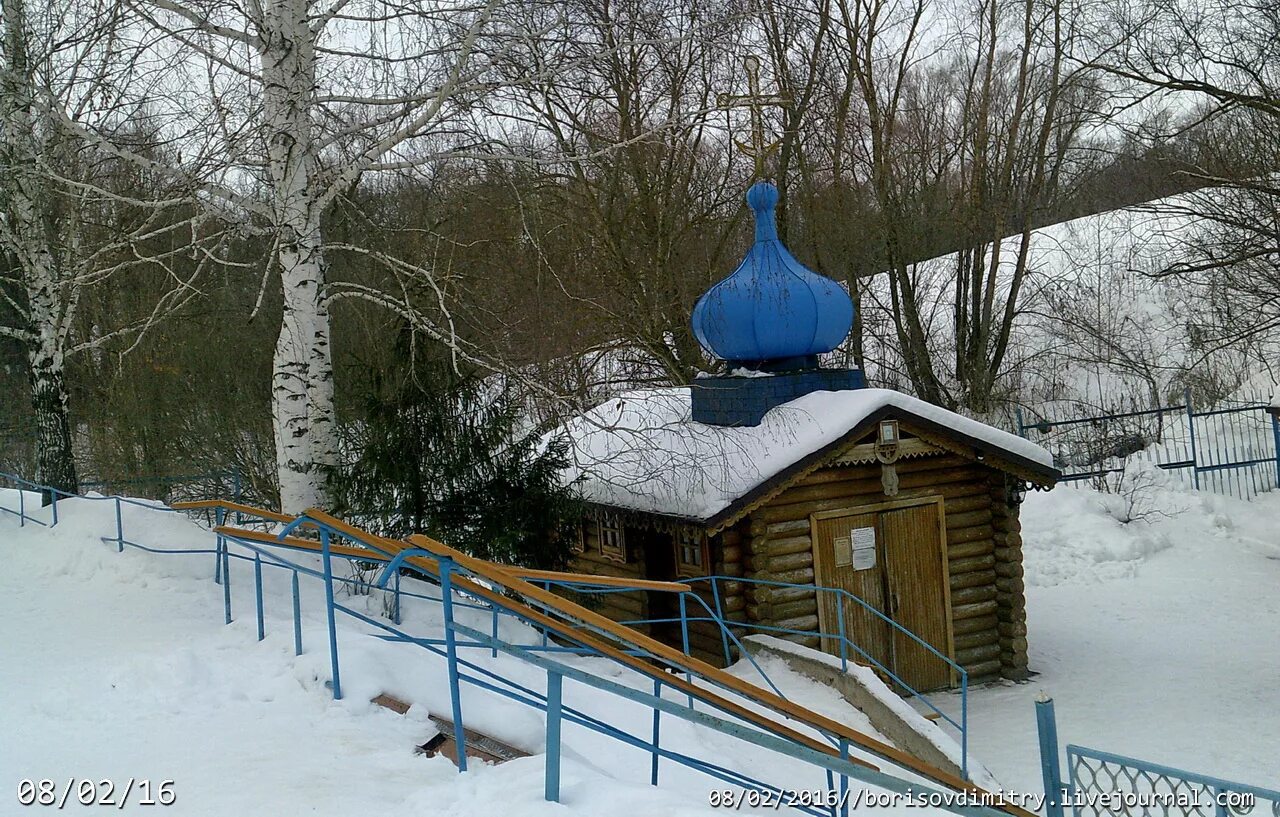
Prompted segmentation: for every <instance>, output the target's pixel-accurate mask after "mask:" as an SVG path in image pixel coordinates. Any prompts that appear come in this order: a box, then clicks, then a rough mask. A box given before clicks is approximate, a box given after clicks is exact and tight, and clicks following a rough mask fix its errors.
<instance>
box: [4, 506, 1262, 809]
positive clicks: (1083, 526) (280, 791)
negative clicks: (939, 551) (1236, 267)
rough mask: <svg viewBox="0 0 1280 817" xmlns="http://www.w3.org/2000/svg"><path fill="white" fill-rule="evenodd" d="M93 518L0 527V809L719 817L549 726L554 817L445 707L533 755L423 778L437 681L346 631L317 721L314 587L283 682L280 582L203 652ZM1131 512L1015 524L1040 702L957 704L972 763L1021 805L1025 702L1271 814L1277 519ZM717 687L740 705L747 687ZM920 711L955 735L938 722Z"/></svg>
mask: <svg viewBox="0 0 1280 817" xmlns="http://www.w3.org/2000/svg"><path fill="white" fill-rule="evenodd" d="M28 499H34V497H33V495H28ZM16 504H17V503H16V497H15V495H14V493H13V492H0V505H2V506H4V507H10V508H13V507H16ZM34 504H35V503H34V502H30V503H29V504H28V506H27V507H28V509H30V508H32V507H33V505H34ZM112 505H113V503H111V502H100V501H99V502H95V501H92V500H71V501H66V502H62V503H59V515H60V517H61V519H62V522H61V523H60V524H59V526H58V527H57V528H55V529H53V530H48V529H45V528H41V527H38V526H35V525H31V524H28V526H27V527H25V528H21V529H20V528H19V527H18V526H17V522H16V519H14V518H13V517H12V516H9V515H0V557H2V558H3V559H4V568H3V569H2V570H0V650H2V652H0V723H2V724H4V737H5V739H4V740H3V741H0V780H3V781H4V782H5V785H7V786H14V785H16V783H17V781H19V780H22V779H24V778H34V779H42V778H49V779H53V780H58V781H65V780H66V779H67V778H69V777H77V778H93V779H102V778H114V779H116V780H119V781H126V780H128V778H130V777H135V778H148V779H151V780H165V779H171V780H173V781H175V790H176V792H177V794H178V802H179V804H180V805H181V806H182V807H183V811H182V812H181V813H182V814H183V815H184V817H185V816H186V815H193V816H194V817H203V815H210V816H211V817H212V815H218V817H221V815H225V814H244V815H257V814H292V813H307V814H313V815H319V816H320V817H329V815H332V817H340V816H341V817H346V815H350V814H353V813H378V814H383V815H389V817H396V816H397V815H406V816H407V815H411V814H412V815H418V814H423V813H431V814H440V815H459V816H461V815H468V816H469V817H475V816H476V815H480V816H486V815H500V814H519V815H535V816H536V815H543V814H545V815H552V814H555V815H573V814H582V815H598V814H607V813H620V812H625V813H627V814H629V815H634V817H648V815H655V817H656V815H662V817H687V816H688V815H699V814H707V815H709V814H712V813H716V810H714V809H710V808H709V807H707V806H706V805H705V803H706V796H707V792H708V791H709V790H710V789H712V788H723V786H722V785H720V784H717V783H716V782H715V781H713V780H711V779H710V778H708V777H705V776H703V775H700V774H697V773H695V772H693V771H691V770H688V769H685V768H682V767H677V766H676V765H675V764H668V763H664V765H663V767H662V768H663V771H662V785H661V786H660V787H659V788H656V789H655V788H652V787H650V786H648V785H647V783H648V770H649V765H648V760H649V758H648V755H647V754H645V753H644V752H643V751H640V750H637V749H631V748H628V747H625V746H623V745H622V744H619V743H617V742H616V741H613V740H610V739H608V738H605V737H603V736H600V735H598V734H596V733H592V732H587V731H585V730H583V729H580V728H578V727H575V726H572V725H566V727H565V730H566V731H565V749H564V784H563V801H564V802H563V803H562V804H558V805H556V804H548V803H545V802H543V800H542V778H543V758H542V757H541V756H539V755H538V754H537V753H540V752H541V751H542V748H543V747H542V741H543V734H544V728H545V726H544V723H543V720H542V716H541V714H540V713H537V712H536V711H534V710H532V709H529V708H527V707H523V706H521V705H518V704H516V703H514V702H511V701H507V700H505V699H500V698H497V697H495V696H492V695H490V694H488V693H485V692H483V691H481V690H478V689H475V688H473V687H464V712H465V717H466V719H467V724H468V725H469V726H472V727H475V728H478V729H481V730H482V731H488V732H490V733H491V734H493V735H494V736H495V737H499V738H501V739H503V740H506V741H507V742H509V743H512V744H513V745H516V746H518V747H520V748H523V749H525V750H526V751H530V752H534V753H535V755H534V756H533V757H529V758H523V759H520V760H516V761H513V762H511V763H507V764H503V765H501V766H486V765H484V764H473V767H472V770H471V771H470V772H468V774H466V775H459V774H458V773H457V772H456V770H455V769H454V768H453V766H452V765H451V764H450V763H449V762H448V761H447V760H446V759H444V758H442V757H437V758H432V759H427V758H423V757H421V756H417V755H415V754H414V753H413V751H412V747H413V746H415V745H416V744H420V743H422V742H423V741H425V740H426V738H427V737H428V736H429V735H430V733H431V729H432V727H431V725H430V723H429V721H428V720H427V714H428V713H429V712H430V713H436V714H441V715H444V716H446V717H447V716H448V713H449V705H448V701H449V698H448V692H447V688H446V685H445V684H444V674H443V666H442V661H441V660H440V659H439V658H437V657H435V656H434V655H432V654H431V653H429V652H427V651H425V650H421V649H419V648H416V647H412V646H410V645H406V644H396V643H389V642H385V641H380V640H377V639H374V638H371V637H369V635H368V633H369V629H368V628H367V627H366V626H365V625H361V624H359V623H357V622H355V621H353V620H350V619H347V618H342V617H340V618H339V642H340V650H341V654H342V670H343V687H344V692H345V698H344V699H343V700H342V701H336V702H335V701H333V700H332V696H331V693H330V691H329V689H328V688H327V687H326V682H327V681H328V678H329V666H328V654H327V650H326V649H325V648H324V643H325V641H324V638H325V636H324V633H325V629H324V618H323V610H324V607H323V604H322V603H321V600H320V597H319V596H320V591H319V587H318V585H317V583H316V582H314V581H309V580H307V579H306V578H304V580H303V584H302V587H303V598H302V610H303V631H304V646H305V651H304V654H303V655H301V656H294V654H293V641H292V631H291V605H290V600H289V587H288V578H287V576H284V575H279V574H278V573H276V572H273V571H267V572H266V585H265V592H264V597H265V602H266V604H265V608H266V638H265V639H264V640H263V641H262V642H258V641H257V640H256V625H255V621H254V613H253V594H252V587H253V584H252V571H251V569H250V568H249V567H248V566H245V565H239V564H237V565H235V566H234V567H233V571H234V572H233V582H232V591H233V595H234V604H235V611H236V613H235V615H236V620H235V621H234V622H233V623H232V624H231V625H229V626H226V625H223V623H222V588H221V587H219V586H217V585H215V584H214V583H213V582H212V581H211V580H210V579H211V575H210V574H211V572H212V557H211V556H210V555H208V554H191V555H185V556H175V555H160V554H150V553H145V552H142V551H138V550H135V549H132V548H126V550H125V552H124V553H116V552H115V548H114V546H112V545H109V544H104V543H103V542H102V541H101V540H100V539H99V536H101V535H102V534H104V533H106V534H108V535H113V534H114V519H113V517H112ZM1134 510H1135V509H1134V508H1131V507H1130V505H1129V500H1128V498H1127V497H1117V496H1114V495H1104V494H1098V493H1096V492H1093V491H1088V490H1068V489H1057V490H1055V491H1053V492H1051V493H1048V494H1041V493H1032V494H1031V495H1029V496H1028V498H1027V501H1026V503H1025V504H1024V506H1023V513H1022V518H1023V536H1024V542H1025V544H1024V551H1025V554H1026V583H1027V603H1028V626H1029V629H1030V635H1029V642H1030V651H1031V666H1032V669H1033V671H1035V673H1036V675H1035V677H1034V678H1033V679H1032V681H1031V682H1029V683H1023V684H1013V683H1004V684H995V685H992V686H987V687H980V688H977V689H974V690H972V691H971V694H970V701H969V707H970V709H969V716H970V723H971V736H970V751H971V754H972V756H973V757H974V759H975V762H979V763H981V764H982V765H984V766H986V767H987V768H989V769H990V770H991V772H992V773H993V775H994V777H995V779H996V780H999V781H1000V782H1001V783H1002V784H1003V785H1004V787H1005V788H1006V789H1012V790H1014V791H1019V792H1038V791H1040V789H1041V783H1040V768H1039V760H1038V751H1037V741H1036V734H1035V719H1034V711H1033V703H1032V702H1033V701H1034V699H1035V698H1036V696H1037V695H1039V694H1040V693H1041V692H1042V691H1043V692H1047V693H1048V694H1050V695H1052V696H1053V697H1054V698H1055V700H1056V704H1057V710H1058V718H1059V731H1060V736H1061V738H1062V739H1063V741H1064V742H1074V743H1078V744H1082V745H1086V746H1092V747H1095V748H1099V749H1103V750H1106V751H1112V752H1116V753H1120V754H1128V755H1133V756H1136V757H1141V758H1145V759H1148V760H1151V761H1153V762H1157V763H1165V764H1168V765H1172V766H1175V767H1181V768H1187V769H1191V770H1194V771H1198V772H1203V773H1207V774H1213V775H1218V776H1221V777H1225V778H1227V779H1235V780H1239V781H1242V782H1245V783H1252V784H1255V785H1262V786H1271V787H1275V786H1276V784H1277V783H1278V782H1280V781H1278V779H1277V778H1278V777H1280V775H1278V774H1277V769H1276V765H1275V758H1276V757H1277V754H1278V753H1280V739H1278V738H1277V737H1276V726H1277V724H1276V718H1275V713H1276V712H1280V685H1277V684H1276V678H1278V677H1280V649H1278V648H1277V641H1276V636H1275V634H1276V633H1277V632H1280V597H1278V596H1277V595H1276V593H1275V588H1276V587H1277V586H1280V543H1278V542H1277V539H1276V537H1275V533H1274V531H1275V530H1276V527H1277V524H1278V523H1280V494H1275V493H1273V494H1270V495H1266V496H1263V497H1261V498H1259V499H1257V500H1255V501H1254V502H1252V503H1245V502H1242V501H1238V500H1232V499H1229V498H1225V497H1220V496H1213V495H1207V494H1195V493H1190V492H1186V491H1182V490H1180V489H1177V488H1175V487H1172V486H1170V485H1154V486H1153V487H1151V488H1150V489H1149V490H1148V491H1147V492H1146V493H1144V494H1143V495H1141V496H1138V497H1137V505H1136V510H1138V511H1139V512H1140V513H1139V515H1141V512H1146V515H1145V516H1143V517H1142V518H1141V519H1139V520H1138V521H1131V522H1128V523H1124V522H1121V521H1120V520H1121V519H1125V518H1133V517H1134V513H1133V511H1134ZM45 513H47V511H45ZM124 531H125V535H126V537H128V538H130V539H133V540H136V541H140V542H144V543H146V544H148V545H153V546H163V547H166V548H175V549H176V548H196V549H200V548H208V547H210V546H211V537H210V536H209V535H208V533H207V532H206V531H204V530H202V529H200V528H198V527H197V526H195V525H194V524H192V523H190V522H188V521H187V520H186V519H185V518H183V517H181V516H179V515H176V514H170V513H163V512H161V511H158V510H155V509H150V508H144V507H135V506H126V507H125V512H124ZM415 585H416V583H413V582H406V583H405V587H406V589H409V588H411V587H414V586H415ZM419 589H421V588H419ZM341 600H342V601H343V603H345V604H349V605H352V606H355V607H357V608H360V607H361V605H363V607H364V609H366V610H367V611H368V612H369V614H370V615H377V614H378V612H379V611H380V609H381V604H382V599H381V598H380V597H377V596H371V597H367V598H366V597H356V598H352V597H346V596H344V597H342V599H341ZM433 610H434V607H429V606H427V605H425V604H413V603H409V604H407V605H406V607H405V616H406V621H405V629H406V631H408V632H410V633H411V634H425V633H429V632H434V631H435V628H437V627H438V618H437V617H436V614H435V613H434V612H433ZM470 615H476V616H479V613H472V614H470ZM486 620H487V619H486ZM473 623H478V621H473ZM503 635H504V638H506V639H507V640H509V641H513V642H517V643H528V641H529V640H531V639H532V638H534V637H536V636H535V635H534V634H533V633H532V632H531V631H528V630H526V629H524V628H522V627H521V626H519V625H515V624H511V625H509V626H508V625H506V624H504V625H503ZM477 655H478V656H481V657H476V656H477ZM469 657H471V658H472V660H476V661H478V662H480V663H482V665H483V666H485V667H486V668H490V669H493V670H495V671H500V672H501V673H502V674H503V675H504V676H506V677H510V678H512V679H513V680H516V681H518V682H520V683H523V684H525V685H527V686H529V687H531V688H533V689H540V688H541V685H542V684H543V683H545V679H544V676H543V675H542V672H541V670H537V669H535V668H532V667H530V666H528V665H525V664H523V663H521V662H519V661H516V660H515V659H512V658H507V657H505V656H499V657H498V658H496V659H490V658H489V656H488V653H487V652H483V651H474V652H472V653H470V656H469ZM569 660H570V661H572V662H573V663H574V665H576V666H579V667H582V668H586V669H589V670H590V671H591V672H593V673H596V674H598V675H601V676H603V677H608V678H610V679H613V680H616V681H618V682H620V683H624V684H633V685H636V686H639V687H641V688H643V686H644V684H645V682H644V681H643V679H640V678H639V676H636V675H634V674H632V673H630V672H628V671H626V670H624V669H622V668H620V667H618V666H617V665H614V664H612V663H610V662H607V661H604V660H602V659H590V658H576V659H569ZM762 666H763V668H764V669H765V671H766V672H767V673H768V675H769V676H770V678H772V679H773V681H774V682H775V683H777V684H778V686H779V687H780V688H781V689H782V691H783V693H784V694H785V695H786V696H787V697H788V699H790V700H792V701H794V702H796V703H799V704H801V705H803V706H806V707H809V708H810V709H812V710H814V711H817V712H820V713H822V714H825V715H827V716H829V717H832V718H835V719H837V720H840V721H841V722H843V723H846V724H848V725H850V726H851V727H853V728H856V729H860V730H863V731H867V732H869V733H871V734H873V735H874V730H872V729H871V726H870V724H869V723H867V721H866V718H865V716H863V715H862V714H861V713H860V712H858V711H857V710H855V709H853V708H852V707H850V706H849V705H848V704H847V703H846V702H845V701H844V700H843V699H842V698H841V697H840V696H839V695H838V693H837V692H836V691H835V690H833V689H830V688H828V687H825V686H822V685H820V684H816V683H814V682H812V681H809V680H808V679H806V678H804V677H803V676H800V675H798V674H796V673H794V672H792V671H790V670H788V669H787V667H786V665H785V663H784V662H782V661H781V660H780V659H773V660H769V659H765V660H763V661H762ZM731 671H732V672H733V673H734V674H736V675H738V676H739V677H741V678H743V679H744V680H747V681H750V682H752V683H762V681H761V680H760V679H759V676H758V675H757V674H756V672H755V669H754V668H753V667H750V666H749V665H747V664H746V663H740V664H738V665H736V666H735V667H733V668H732V670H731ZM379 692H388V693H390V694H393V695H395V696H397V697H401V698H403V699H405V700H408V701H410V702H412V703H413V708H412V709H410V711H409V713H408V714H407V715H405V716H399V715H395V714H394V713H391V712H389V711H387V710H384V709H382V708H380V707H377V706H374V705H372V704H371V703H369V698H371V697H372V696H373V695H375V694H377V693H379ZM565 696H566V704H567V705H569V706H573V707H577V708H579V709H582V710H583V711H586V712H588V713H590V714H592V715H594V716H597V717H601V718H604V719H605V720H607V721H608V722H609V723H612V724H615V725H617V726H619V727H620V728H623V729H626V730H627V731H630V732H632V733H633V734H637V735H645V734H647V732H648V729H649V728H651V721H650V719H651V717H652V712H651V710H647V709H645V708H644V707H642V706H639V705H638V704H630V703H627V702H623V701H621V700H620V699H618V698H617V697H614V696H610V695H608V694H606V693H602V692H599V691H596V690H593V689H590V688H587V687H585V686H583V685H581V684H577V683H575V682H572V681H570V682H567V683H566V686H565ZM934 700H935V701H937V702H938V703H939V705H940V706H941V707H942V708H943V709H945V710H946V711H948V713H949V714H952V715H958V714H959V706H960V701H959V697H958V696H957V695H954V694H943V695H940V696H937V697H935V698H934ZM662 729H663V742H664V745H668V746H670V747H671V748H673V749H675V750H677V751H683V752H687V753H690V754H694V755H696V756H699V757H705V758H709V759H713V760H715V761H716V762H719V763H722V764H724V765H726V766H729V767H731V768H735V769H738V770H741V771H743V772H744V773H746V774H750V775H754V776H758V777H761V778H764V779H769V780H773V781H784V780H785V781H787V782H788V783H790V784H791V785H796V786H807V787H812V788H820V789H822V788H825V787H826V781H825V777H824V776H823V775H821V774H820V773H816V772H814V770H813V769H812V768H810V767H807V766H804V765H802V764H799V763H798V762H796V761H791V760H789V759H786V758H784V757H781V756H779V755H777V754H775V753H770V752H765V751H763V750H759V749H756V748H754V747H751V746H748V745H746V744H744V743H742V742H740V741H737V740H734V739H732V738H729V737H726V736H724V735H721V734H718V733H715V732H711V731H709V730H707V729H705V728H703V727H700V726H694V725H693V724H690V723H688V722H685V721H680V720H677V719H675V718H670V717H665V718H664V719H663V722H662ZM10 796H12V792H11V794H10ZM146 808H147V807H141V806H139V807H136V808H135V807H134V806H133V805H130V806H129V807H126V808H125V809H124V810H123V813H125V814H137V813H150V812H148V811H146ZM175 813H177V812H175ZM889 813H890V814H892V813H893V811H892V810H891V811H890V812H889ZM899 813H902V814H907V813H916V814H919V813H921V812H920V811H919V810H917V809H910V810H907V809H905V808H903V809H900V810H899ZM926 813H927V812H926Z"/></svg>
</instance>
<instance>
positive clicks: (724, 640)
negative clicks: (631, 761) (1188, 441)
mask: <svg viewBox="0 0 1280 817" xmlns="http://www.w3.org/2000/svg"><path fill="white" fill-rule="evenodd" d="M1277 450H1280V446H1277ZM1277 456H1278V457H1280V455H1277ZM1277 467H1280V459H1278V460H1277ZM711 597H712V598H713V599H715V602H716V620H717V622H718V623H719V624H720V645H721V646H723V647H724V665H725V666H726V667H727V666H729V664H730V663H732V656H730V655H729V625H728V624H726V623H725V620H724V608H723V607H722V606H721V605H720V582H719V581H718V580H717V579H714V578H713V579H712V580H711Z"/></svg>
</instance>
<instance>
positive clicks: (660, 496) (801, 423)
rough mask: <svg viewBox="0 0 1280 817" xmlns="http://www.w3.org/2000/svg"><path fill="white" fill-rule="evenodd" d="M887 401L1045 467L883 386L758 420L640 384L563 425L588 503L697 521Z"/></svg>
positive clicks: (980, 429)
mask: <svg viewBox="0 0 1280 817" xmlns="http://www.w3.org/2000/svg"><path fill="white" fill-rule="evenodd" d="M885 406H893V407H895V408H898V409H901V410H903V411H904V412H908V413H910V414H913V415H916V416H918V417H922V418H925V419H927V420H931V421H933V422H935V423H938V424H940V425H943V426H947V427H950V428H952V429H954V430H955V431H957V432H958V433H961V434H965V435H968V436H970V437H972V438H975V439H978V440H981V441H983V442H984V443H986V444H988V445H990V446H991V447H993V448H996V449H1000V450H1004V451H1007V452H1010V453H1013V454H1016V455H1018V456H1020V457H1023V458H1025V459H1028V460H1031V461H1034V462H1037V463H1040V464H1042V465H1045V466H1050V467H1051V466H1052V464H1053V459H1052V457H1051V456H1050V454H1049V453H1048V452H1047V451H1045V450H1044V449H1043V448H1041V447H1040V446H1038V445H1036V444H1035V443H1032V442H1029V441H1027V440H1024V439H1022V438H1020V437H1017V436H1015V435H1013V434H1009V433H1008V432H1005V431H1001V430H999V429H996V428H992V427H991V426H988V425H985V424H983V423H980V422H978V421H976V420H971V419H969V418H967V417H962V416H961V415H959V414H955V413H954V412H950V411H947V410H945V409H942V408H939V407H937V406H934V405H931V404H929V403H926V402H924V401H923V400H918V399H916V398H914V397H911V396H909V395H906V394H902V393H901V392H896V391H892V390H888V389H857V390H851V391H839V392H828V391H819V392H813V393H811V394H806V395H804V396H803V397H799V398H797V399H795V400H792V401H791V402H789V403H784V404H783V405H781V406H777V407H775V408H773V409H771V410H770V411H769V412H768V413H767V414H765V416H764V419H763V420H762V421H761V423H760V425H758V426H754V427H737V428H728V427H721V426H712V425H706V424H704V423H697V422H694V421H693V420H692V417H691V414H692V408H691V401H690V390H689V389H688V388H664V389H643V390H636V391H630V392H626V393H624V394H622V395H620V396H618V397H616V398H613V399H611V400H607V401H606V402H604V403H602V404H601V405H599V406H597V407H596V408H594V409H592V410H591V411H589V412H587V413H586V414H584V415H582V416H580V417H578V418H575V419H574V420H572V421H570V422H569V423H567V424H566V425H565V426H564V427H563V432H564V433H565V434H566V435H567V436H568V438H569V440H570V443H571V448H572V452H573V455H574V457H575V463H576V465H575V467H574V468H572V469H570V470H569V471H568V472H567V474H566V478H567V479H571V480H572V479H578V478H581V480H582V482H581V488H582V491H583V494H584V497H585V498H586V499H587V500H589V501H592V502H598V503H601V504H606V505H612V506H616V507H623V508H629V509H632V510H637V511H645V512H650V513H661V514H669V515H672V516H680V517H685V518H689V519H699V520H705V519H709V518H710V517H712V516H714V515H715V514H717V513H719V512H720V511H722V510H724V509H725V508H726V507H728V506H729V505H730V504H731V503H732V502H733V501H734V500H736V499H738V498H739V497H741V496H743V495H745V494H747V493H748V492H750V491H751V489H753V488H755V487H756V486H757V485H759V484H760V483H761V482H763V481H765V480H766V479H768V478H770V477H771V476H773V475H774V474H777V473H779V472H780V471H783V470H785V469H786V468H787V467H789V466H791V465H794V464H795V463H797V462H799V461H800V460H802V459H804V458H805V457H806V456H808V455H809V454H812V453H814V452H815V451H818V450H820V449H822V448H823V447H825V446H827V445H829V444H831V443H834V442H836V441H837V440H839V439H840V438H841V437H843V436H844V435H845V434H846V433H848V432H849V431H850V430H851V429H853V428H854V427H855V426H857V425H858V423H860V422H861V421H862V420H864V419H865V418H866V417H868V416H870V415H871V414H872V413H873V412H875V411H877V410H878V409H881V408H883V407H885Z"/></svg>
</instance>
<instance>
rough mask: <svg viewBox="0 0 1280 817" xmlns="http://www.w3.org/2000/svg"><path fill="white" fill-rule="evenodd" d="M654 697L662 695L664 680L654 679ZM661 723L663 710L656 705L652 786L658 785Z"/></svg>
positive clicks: (650, 774) (651, 773)
mask: <svg viewBox="0 0 1280 817" xmlns="http://www.w3.org/2000/svg"><path fill="white" fill-rule="evenodd" d="M653 697H655V698H661V697H662V681H659V680H657V679H654V682H653ZM661 724H662V710H661V709H658V708H657V707H656V706H655V707H654V708H653V762H652V764H651V765H650V766H649V785H651V786H656V785H658V758H659V757H660V755H659V754H658V735H659V728H660V726H661Z"/></svg>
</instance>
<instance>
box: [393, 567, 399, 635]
mask: <svg viewBox="0 0 1280 817" xmlns="http://www.w3.org/2000/svg"><path fill="white" fill-rule="evenodd" d="M392 621H394V622H395V623H396V624H397V625H399V624H400V571H399V569H397V570H396V590H395V616H394V617H393V618H392Z"/></svg>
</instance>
